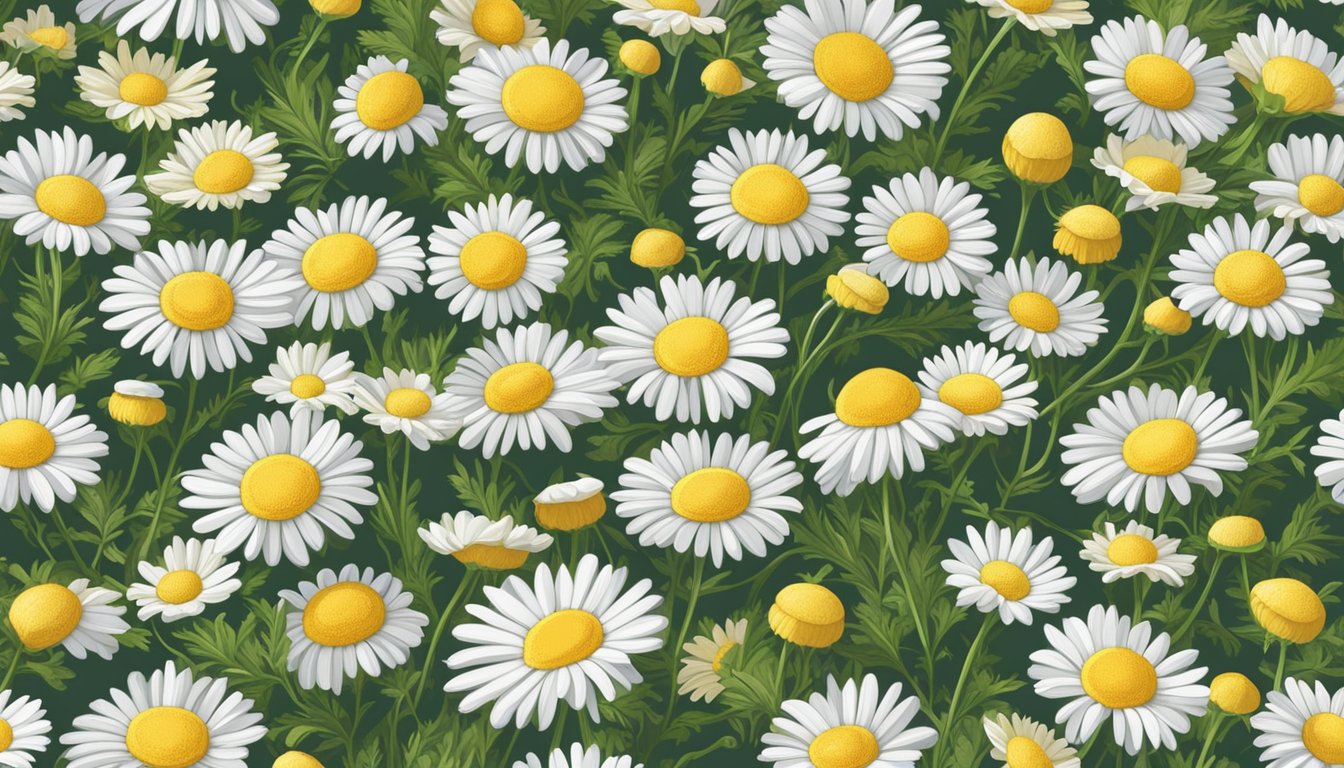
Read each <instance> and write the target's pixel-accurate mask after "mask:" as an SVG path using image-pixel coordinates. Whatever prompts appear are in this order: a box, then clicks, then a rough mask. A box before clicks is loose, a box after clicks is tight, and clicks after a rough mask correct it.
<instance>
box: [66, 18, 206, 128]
mask: <svg viewBox="0 0 1344 768" xmlns="http://www.w3.org/2000/svg"><path fill="white" fill-rule="evenodd" d="M208 63H209V62H208V61H206V60H201V61H198V62H196V63H195V64H192V65H191V66H189V67H187V68H185V69H178V68H177V59H176V58H174V57H172V56H164V55H163V54H162V53H155V54H152V55H151V54H150V52H149V50H148V49H145V48H141V49H139V50H138V51H136V52H135V54H134V55H132V54H131V46H130V44H129V43H127V42H126V41H125V40H121V41H119V42H118V43H117V55H116V56H113V55H112V54H111V53H108V52H107V51H100V52H99V53H98V66H96V67H87V66H81V67H80V68H79V75H77V76H76V77H75V84H76V85H78V86H79V97H80V98H81V99H83V100H84V101H87V102H89V103H90V104H92V105H94V106H95V107H101V108H102V109H103V110H105V112H104V114H105V115H106V116H107V119H108V120H123V119H124V120H125V121H126V124H127V126H128V127H129V128H131V129H132V130H134V129H136V128H139V127H140V126H142V125H143V126H145V128H147V129H148V128H157V129H160V130H165V131H166V130H168V128H169V127H171V126H172V124H173V122H174V121H176V120H192V119H195V118H198V117H200V116H202V115H204V114H205V113H206V112H208V111H209V109H210V98H211V97H212V96H213V95H214V93H213V92H212V91H211V90H210V89H211V88H213V87H214V85H215V81H214V80H211V79H210V78H211V76H213V75H214V74H215V69H214V68H213V67H209V66H206V65H207V64H208Z"/></svg>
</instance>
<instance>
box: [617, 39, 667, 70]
mask: <svg viewBox="0 0 1344 768" xmlns="http://www.w3.org/2000/svg"><path fill="white" fill-rule="evenodd" d="M620 57H621V63H622V64H624V65H625V66H626V68H627V69H629V70H630V71H631V72H634V73H635V74H637V75H644V76H645V77H647V76H649V75H652V74H654V73H655V72H657V71H658V69H659V68H660V67H661V66H662V65H663V55H662V54H661V53H659V52H658V46H656V45H654V44H653V43H650V42H649V41H648V40H626V41H625V42H624V43H622V44H621V51H620Z"/></svg>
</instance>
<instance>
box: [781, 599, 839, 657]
mask: <svg viewBox="0 0 1344 768" xmlns="http://www.w3.org/2000/svg"><path fill="white" fill-rule="evenodd" d="M769 619H770V629H772V630H774V632H775V634H776V635H779V636H780V637H782V638H784V639H785V640H787V641H789V642H790V643H795V644H797V645H802V646H807V647H808V648H827V647H830V646H831V645H834V644H835V641H837V640H839V639H840V637H841V635H843V634H844V633H845V606H844V604H843V603H841V602H840V598H839V597H836V595H835V593H834V592H832V591H831V590H829V589H827V588H825V587H823V586H821V585H820V584H808V583H798V584H790V585H789V586H787V587H785V588H783V589H781V590H780V591H779V594H777V595H775V603H774V605H772V606H770V616H769Z"/></svg>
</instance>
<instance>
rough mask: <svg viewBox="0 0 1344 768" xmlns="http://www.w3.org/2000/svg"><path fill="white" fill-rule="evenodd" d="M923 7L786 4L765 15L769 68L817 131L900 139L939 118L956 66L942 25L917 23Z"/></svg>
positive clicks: (881, 0) (882, 1)
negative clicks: (951, 61)
mask: <svg viewBox="0 0 1344 768" xmlns="http://www.w3.org/2000/svg"><path fill="white" fill-rule="evenodd" d="M922 10H923V9H922V8H920V6H918V5H909V6H906V7H905V8H902V9H901V10H900V11H897V10H896V9H895V3H894V2H892V0H873V2H871V3H870V2H868V0H844V2H843V3H841V2H832V3H821V2H815V1H814V2H808V3H806V5H805V6H804V7H803V8H799V7H797V6H793V5H785V6H784V7H782V8H780V9H779V11H778V12H776V13H775V15H774V16H771V17H770V18H768V19H766V20H765V29H766V32H767V35H766V43H765V45H763V46H761V55H763V56H764V57H765V62H764V64H763V65H762V66H764V67H765V72H766V74H767V75H769V76H770V79H771V80H774V81H776V82H778V83H779V97H780V99H781V100H782V101H783V102H784V103H785V104H787V105H789V106H790V107H793V108H795V109H797V110H798V116H799V117H800V118H802V119H803V120H811V121H812V130H813V131H815V132H817V133H822V132H824V131H833V130H836V129H838V128H841V127H842V126H843V128H844V131H845V133H846V134H848V135H850V136H857V135H858V134H859V133H860V132H862V133H863V137H864V138H865V139H867V140H869V141H873V140H875V139H876V138H877V134H878V131H881V132H882V135H883V136H885V137H886V138H889V139H900V138H901V136H902V135H903V134H904V132H905V128H906V127H909V128H912V129H913V128H918V127H919V125H920V122H921V120H922V117H923V115H924V114H927V115H928V116H929V119H930V120H937V119H938V98H939V97H940V96H941V95H942V93H943V87H944V86H946V85H947V74H948V73H949V72H951V71H952V67H951V65H949V64H948V63H947V58H948V56H949V54H950V53H951V49H950V48H949V47H948V46H947V45H946V44H945V43H946V40H947V38H946V37H944V36H943V33H942V32H940V31H939V29H938V22H936V21H932V20H925V21H916V19H918V18H919V14H920V12H921V11H922Z"/></svg>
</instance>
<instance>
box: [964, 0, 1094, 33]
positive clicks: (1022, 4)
mask: <svg viewBox="0 0 1344 768" xmlns="http://www.w3.org/2000/svg"><path fill="white" fill-rule="evenodd" d="M973 1H974V2H977V3H979V4H980V5H982V6H984V7H985V8H987V9H989V17H990V18H991V19H1015V20H1016V21H1017V23H1019V24H1021V25H1022V26H1024V27H1026V28H1027V29H1030V30H1031V31H1033V32H1040V33H1041V34H1043V35H1045V36H1046V37H1054V36H1055V34H1056V33H1057V32H1059V30H1061V29H1069V28H1071V27H1081V26H1084V25H1086V24H1091V23H1092V14H1091V13H1088V11H1087V5H1088V0H973Z"/></svg>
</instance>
